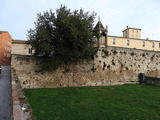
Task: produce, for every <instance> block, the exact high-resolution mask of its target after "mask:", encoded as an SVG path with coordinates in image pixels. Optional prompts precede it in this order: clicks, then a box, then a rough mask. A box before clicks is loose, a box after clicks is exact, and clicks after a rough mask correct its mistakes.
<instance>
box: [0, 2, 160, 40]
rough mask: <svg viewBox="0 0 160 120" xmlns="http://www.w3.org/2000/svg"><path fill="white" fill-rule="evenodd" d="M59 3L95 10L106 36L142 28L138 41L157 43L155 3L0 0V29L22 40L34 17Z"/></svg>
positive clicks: (158, 15) (159, 18) (157, 9)
mask: <svg viewBox="0 0 160 120" xmlns="http://www.w3.org/2000/svg"><path fill="white" fill-rule="evenodd" d="M60 4H63V5H66V6H67V7H68V8H71V9H72V10H74V9H80V8H83V9H84V10H85V11H95V12H96V13H97V19H96V21H95V23H96V22H97V20H98V16H100V17H101V21H102V23H103V25H104V26H106V25H108V27H109V35H118V36H121V35H122V30H124V29H125V28H126V26H129V27H137V28H141V29H142V38H147V37H149V39H154V40H160V36H159V35H160V22H159V21H160V7H159V6H160V1H159V0H79V1H76V0H0V30H6V31H9V33H10V34H11V36H12V38H13V39H22V40H26V39H27V37H26V34H27V30H29V29H30V28H34V21H36V14H37V13H39V12H43V11H46V10H49V9H52V10H54V11H55V10H56V9H57V8H59V7H60Z"/></svg>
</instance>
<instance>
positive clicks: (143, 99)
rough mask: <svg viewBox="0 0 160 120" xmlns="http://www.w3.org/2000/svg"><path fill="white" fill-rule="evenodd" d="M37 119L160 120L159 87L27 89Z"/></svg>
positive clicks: (123, 86)
mask: <svg viewBox="0 0 160 120" xmlns="http://www.w3.org/2000/svg"><path fill="white" fill-rule="evenodd" d="M25 95H26V96H27V98H28V101H29V103H30V105H31V107H32V110H33V116H34V118H35V120H160V87H156V86H149V85H138V84H136V85H121V86H110V87H73V88H55V89H27V90H25Z"/></svg>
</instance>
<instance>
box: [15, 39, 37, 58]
mask: <svg viewBox="0 0 160 120" xmlns="http://www.w3.org/2000/svg"><path fill="white" fill-rule="evenodd" d="M33 53H34V51H33V50H32V46H31V45H30V44H28V43H26V41H24V40H13V41H12V55H13V54H15V55H33Z"/></svg>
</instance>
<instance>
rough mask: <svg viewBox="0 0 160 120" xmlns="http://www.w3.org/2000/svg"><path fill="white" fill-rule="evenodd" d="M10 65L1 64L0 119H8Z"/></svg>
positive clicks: (9, 109)
mask: <svg viewBox="0 0 160 120" xmlns="http://www.w3.org/2000/svg"><path fill="white" fill-rule="evenodd" d="M10 76H11V73H10V66H2V72H1V73H0V120H10V119H11V118H10V115H11V107H10V96H11V86H10Z"/></svg>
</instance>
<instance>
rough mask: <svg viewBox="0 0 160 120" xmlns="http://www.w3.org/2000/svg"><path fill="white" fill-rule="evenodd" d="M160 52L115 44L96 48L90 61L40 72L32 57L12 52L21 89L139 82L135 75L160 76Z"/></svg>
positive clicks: (13, 64)
mask: <svg viewBox="0 0 160 120" xmlns="http://www.w3.org/2000/svg"><path fill="white" fill-rule="evenodd" d="M159 58H160V52H154V51H142V50H137V49H127V48H118V47H107V48H99V49H98V48H97V55H95V58H94V60H93V61H90V62H89V63H88V62H84V63H79V64H77V65H70V66H67V67H60V68H59V69H57V70H56V71H53V72H44V73H42V72H40V71H39V68H38V66H37V65H36V64H37V63H36V60H35V58H34V57H33V56H23V55H12V63H11V66H12V69H15V71H16V74H17V76H18V78H19V80H20V83H21V86H22V88H55V87H69V86H108V85H117V84H132V83H138V74H139V73H145V74H146V75H147V76H151V77H160V59H159Z"/></svg>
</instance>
